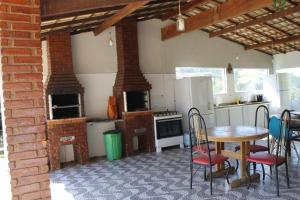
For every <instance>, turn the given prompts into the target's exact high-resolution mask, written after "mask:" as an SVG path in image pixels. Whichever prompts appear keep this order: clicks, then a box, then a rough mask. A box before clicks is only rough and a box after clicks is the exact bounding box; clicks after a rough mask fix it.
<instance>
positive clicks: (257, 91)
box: [232, 67, 270, 93]
mask: <svg viewBox="0 0 300 200" xmlns="http://www.w3.org/2000/svg"><path fill="white" fill-rule="evenodd" d="M236 70H266V72H267V73H266V74H265V75H264V76H268V75H270V69H269V68H247V67H243V68H234V69H233V72H232V75H233V89H234V92H235V93H247V92H254V93H259V92H263V89H262V90H253V91H247V90H237V86H236V84H237V81H236V76H235V71H236Z"/></svg>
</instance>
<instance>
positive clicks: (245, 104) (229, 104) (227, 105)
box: [215, 101, 271, 109]
mask: <svg viewBox="0 0 300 200" xmlns="http://www.w3.org/2000/svg"><path fill="white" fill-rule="evenodd" d="M269 103H271V102H270V101H260V102H257V101H255V102H245V103H240V104H234V103H228V104H227V103H226V104H220V105H219V106H215V109H221V108H229V107H236V106H247V105H256V104H269Z"/></svg>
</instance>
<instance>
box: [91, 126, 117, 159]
mask: <svg viewBox="0 0 300 200" xmlns="http://www.w3.org/2000/svg"><path fill="white" fill-rule="evenodd" d="M114 129H115V122H114V121H104V122H88V123H87V136H88V137H87V138H88V147H89V157H90V158H91V157H98V156H105V155H106V153H105V149H104V142H103V140H104V137H103V132H105V131H108V130H114Z"/></svg>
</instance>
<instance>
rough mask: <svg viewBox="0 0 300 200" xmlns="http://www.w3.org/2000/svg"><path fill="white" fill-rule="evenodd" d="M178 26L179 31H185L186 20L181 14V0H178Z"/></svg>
mask: <svg viewBox="0 0 300 200" xmlns="http://www.w3.org/2000/svg"><path fill="white" fill-rule="evenodd" d="M176 28H177V31H179V32H183V31H185V22H184V18H183V16H182V14H181V5H180V0H179V1H178V16H177V21H176Z"/></svg>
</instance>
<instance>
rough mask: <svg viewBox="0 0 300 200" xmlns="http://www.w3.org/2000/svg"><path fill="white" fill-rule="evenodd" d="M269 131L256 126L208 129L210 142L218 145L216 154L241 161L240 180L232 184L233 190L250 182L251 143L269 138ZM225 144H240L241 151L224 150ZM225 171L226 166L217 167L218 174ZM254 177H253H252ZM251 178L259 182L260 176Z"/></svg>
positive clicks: (256, 175) (255, 175)
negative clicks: (249, 157) (248, 169)
mask: <svg viewBox="0 0 300 200" xmlns="http://www.w3.org/2000/svg"><path fill="white" fill-rule="evenodd" d="M268 133H269V130H268V129H265V128H262V127H254V126H222V127H214V128H211V129H207V136H208V140H209V141H212V142H215V143H216V153H218V154H222V155H224V156H227V157H230V158H234V159H238V160H240V163H241V164H240V179H238V180H234V181H232V182H231V184H230V185H231V188H235V187H238V186H240V185H242V184H244V183H246V182H248V179H249V177H248V173H247V161H246V158H247V156H248V155H249V153H250V151H249V145H250V142H251V141H254V140H260V139H263V138H265V137H267V136H268ZM225 142H238V143H240V151H239V152H233V151H229V150H225V149H224V143H225ZM223 170H224V164H221V165H217V173H218V172H221V171H223ZM252 176H253V177H252ZM252 176H251V181H254V180H257V179H258V180H259V174H254V175H252Z"/></svg>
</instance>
